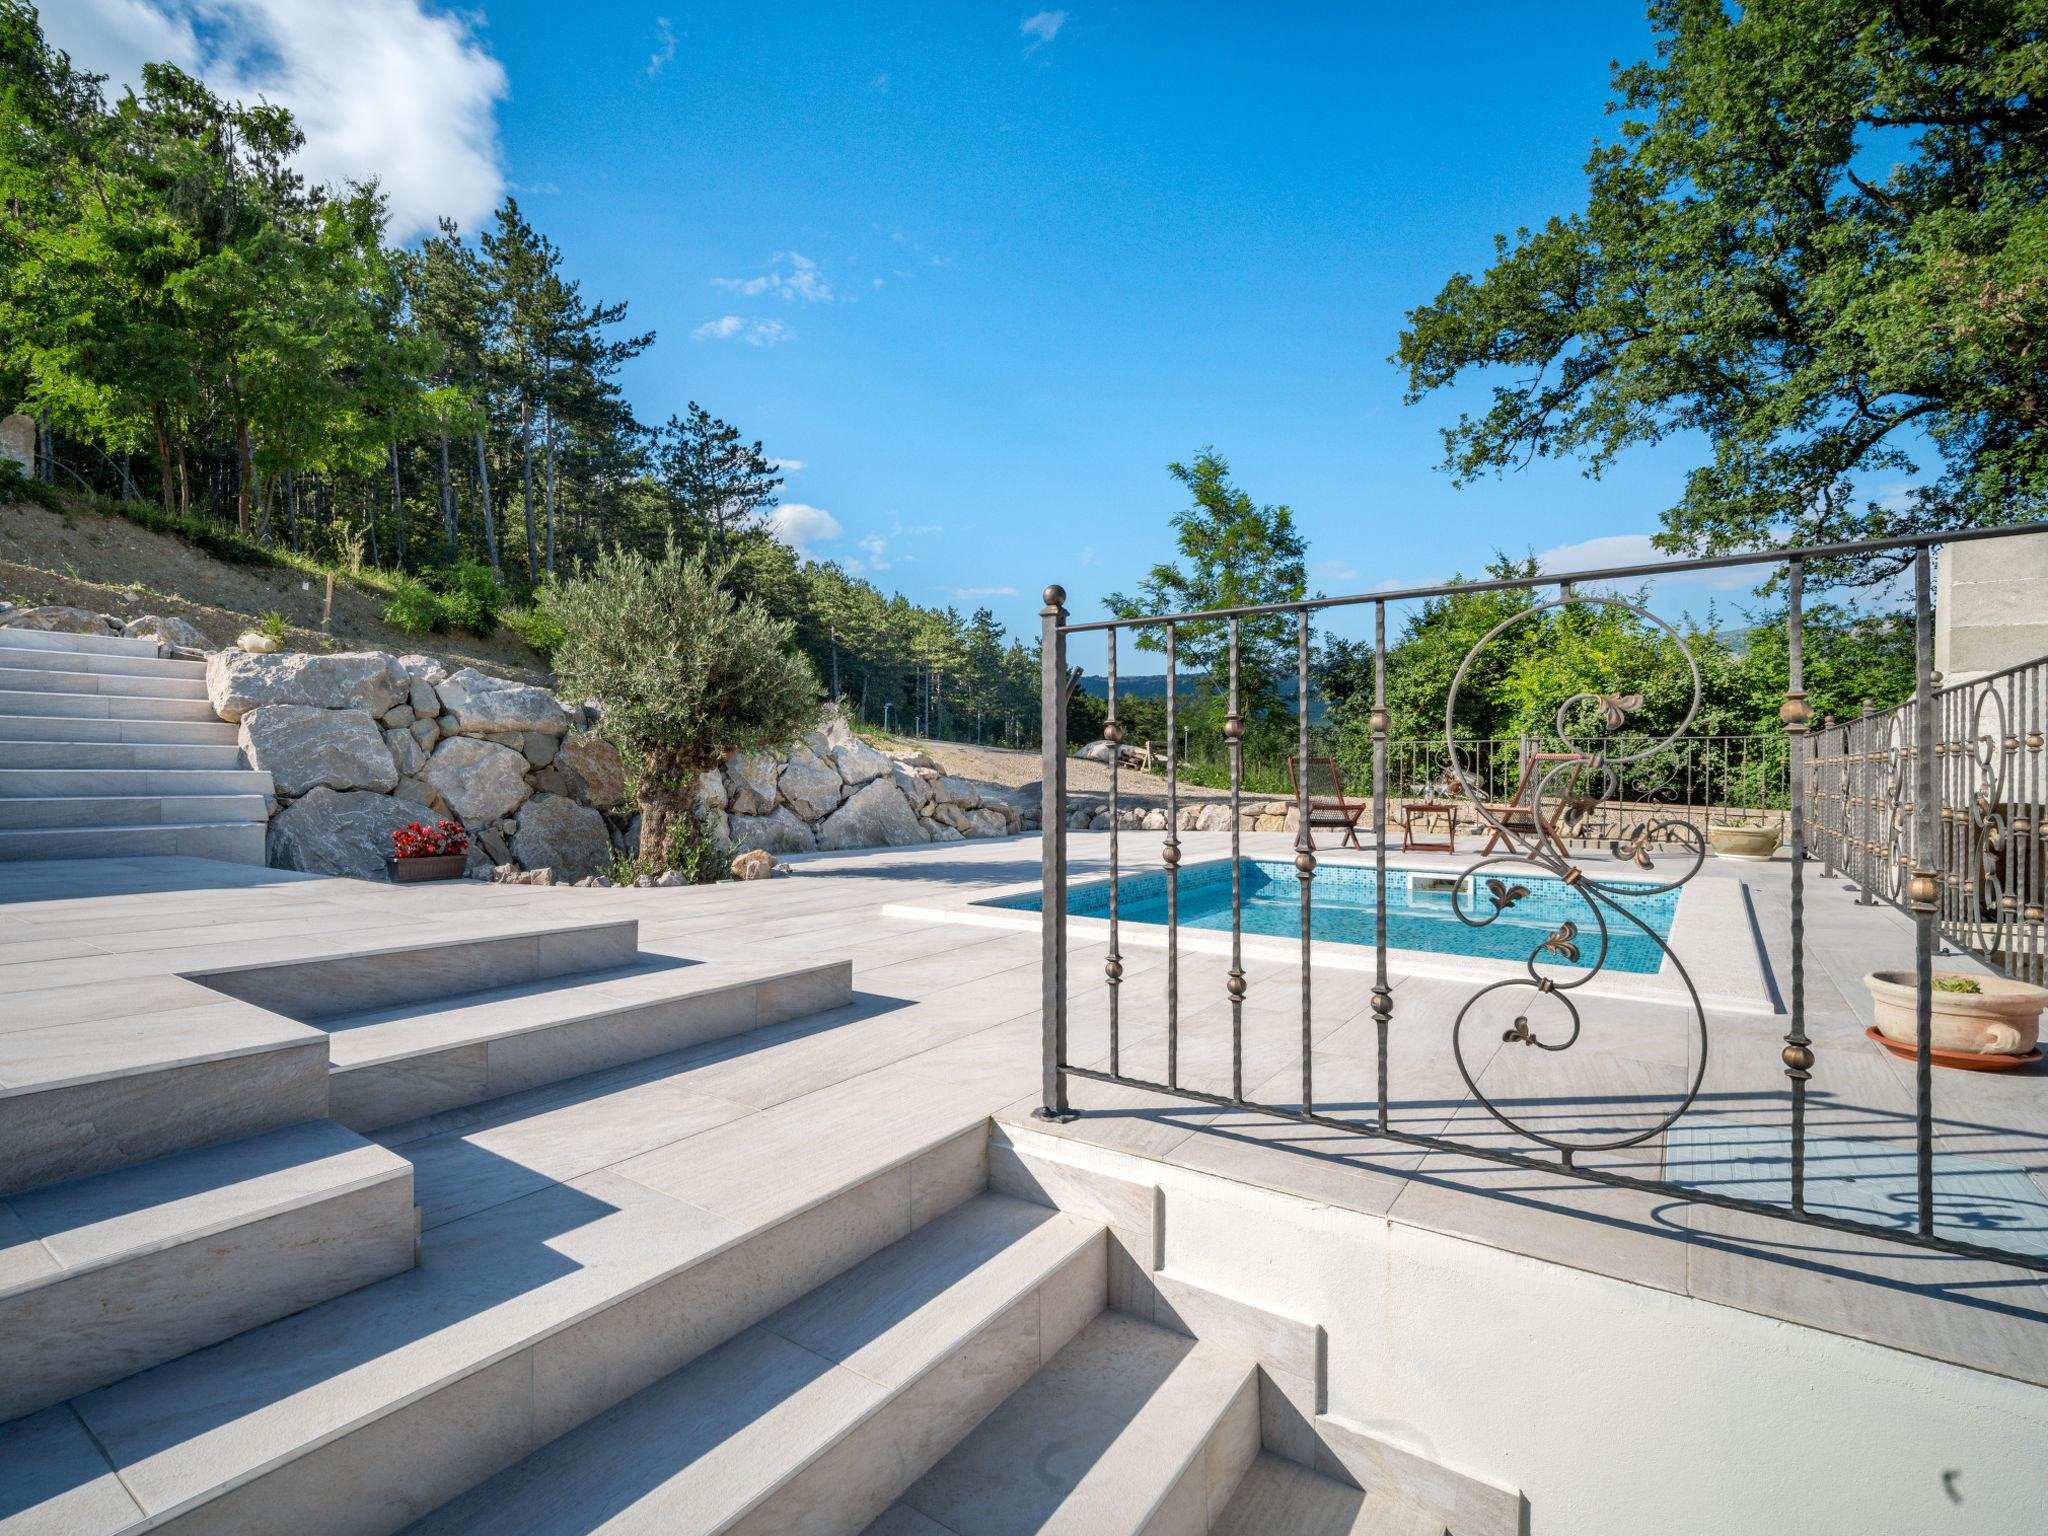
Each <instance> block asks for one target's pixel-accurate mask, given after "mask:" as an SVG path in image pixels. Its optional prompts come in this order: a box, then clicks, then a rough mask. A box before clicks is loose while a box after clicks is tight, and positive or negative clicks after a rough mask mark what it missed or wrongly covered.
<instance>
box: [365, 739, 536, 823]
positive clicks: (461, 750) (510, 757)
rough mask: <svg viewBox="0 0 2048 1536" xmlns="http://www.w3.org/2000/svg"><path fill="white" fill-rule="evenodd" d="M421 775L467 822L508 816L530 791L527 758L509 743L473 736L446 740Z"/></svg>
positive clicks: (429, 760)
mask: <svg viewBox="0 0 2048 1536" xmlns="http://www.w3.org/2000/svg"><path fill="white" fill-rule="evenodd" d="M379 745H380V746H381V745H382V743H381V742H380V743H379ZM386 761H387V762H388V761H389V756H388V754H387V756H386ZM419 776H420V778H421V779H422V780H423V781H424V782H425V783H427V784H429V785H431V786H432V787H433V789H434V792H435V793H436V794H438V795H439V796H440V797H441V798H442V799H443V800H446V801H447V802H448V808H449V809H450V810H452V811H454V812H455V814H456V816H457V817H459V818H460V819H461V820H463V821H467V822H480V821H496V820H497V819H498V818H499V817H501V816H509V815H510V814H511V813H512V812H513V811H514V810H516V809H517V808H518V806H519V804H520V802H521V801H523V800H524V799H525V798H526V796H527V793H528V790H527V784H526V759H525V758H524V757H522V756H521V755H520V754H519V753H517V752H514V751H513V750H512V749H511V748H510V747H501V746H499V745H498V744H497V743H496V742H493V741H479V740H478V739H477V738H476V737H474V736H450V737H449V738H448V739H447V740H445V741H443V742H442V743H441V744H440V745H439V746H438V747H436V748H434V755H433V756H432V757H431V758H429V759H428V760H427V766H426V767H425V768H424V769H422V770H421V771H420V775H419Z"/></svg>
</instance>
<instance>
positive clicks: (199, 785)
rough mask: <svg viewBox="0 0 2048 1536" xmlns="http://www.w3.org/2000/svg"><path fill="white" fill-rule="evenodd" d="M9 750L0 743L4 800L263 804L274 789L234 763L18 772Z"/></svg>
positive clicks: (266, 778) (262, 776) (72, 766)
mask: <svg viewBox="0 0 2048 1536" xmlns="http://www.w3.org/2000/svg"><path fill="white" fill-rule="evenodd" d="M10 745H13V743H8V742H0V800H69V799H75V798H79V797H88V798H95V799H97V798H106V797H113V798H117V799H136V798H151V797H161V798H163V799H165V800H177V799H179V798H182V797H184V796H189V795H205V796H218V795H254V796H256V797H257V798H258V799H261V798H263V797H265V796H267V795H269V794H270V792H271V789H272V785H271V781H270V775H269V774H268V773H265V772H262V771H260V770H258V769H254V768H242V767H238V766H235V765H233V764H229V765H227V766H224V767H219V768H153V767H141V768H136V767H106V766H101V765H98V764H92V763H86V762H82V761H79V760H78V759H77V758H75V757H74V758H73V759H72V761H71V762H69V763H67V764H64V765H62V766H51V767H34V768H23V767H17V766H16V765H14V764H13V763H10V762H9V761H8V753H7V748H8V747H9V746H10ZM72 750H73V751H74V752H77V751H79V750H81V749H80V748H78V747H76V746H74V747H73V748H72ZM123 750H126V751H129V752H135V751H142V750H146V749H143V748H137V747H129V748H125V749H123ZM155 750H157V751H165V750H168V751H173V752H204V751H219V750H221V749H219V748H206V747H172V748H161V747H160V748H157V749H155ZM209 819H211V818H209ZM219 819H221V820H227V819H228V818H226V817H222V818H219Z"/></svg>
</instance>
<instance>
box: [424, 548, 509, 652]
mask: <svg viewBox="0 0 2048 1536" xmlns="http://www.w3.org/2000/svg"><path fill="white" fill-rule="evenodd" d="M423 579H424V580H425V582H426V584H427V586H428V587H429V588H430V589H432V591H433V592H434V593H435V594H436V595H438V596H439V597H440V599H441V607H442V609H443V611H444V612H445V613H446V614H447V617H448V622H449V623H451V624H455V625H458V626H460V627H461V628H463V629H466V630H468V631H469V632H470V633H471V634H473V635H476V636H479V637H488V636H489V635H490V633H491V631H492V630H494V629H496V628H497V627H498V612H499V610H500V609H502V608H503V607H504V606H505V589H504V588H503V587H501V586H499V585H498V578H497V576H496V575H495V574H493V572H492V570H491V568H490V567H489V566H488V565H485V564H483V562H481V561H478V560H458V561H457V562H456V563H455V564H453V565H444V566H442V567H440V568H439V569H437V570H432V571H428V572H426V573H425V576H424V578H423Z"/></svg>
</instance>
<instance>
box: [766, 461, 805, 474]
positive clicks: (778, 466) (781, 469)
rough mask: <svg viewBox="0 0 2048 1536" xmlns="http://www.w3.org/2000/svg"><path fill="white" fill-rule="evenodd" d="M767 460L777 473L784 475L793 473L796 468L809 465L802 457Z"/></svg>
mask: <svg viewBox="0 0 2048 1536" xmlns="http://www.w3.org/2000/svg"><path fill="white" fill-rule="evenodd" d="M768 462H769V463H770V464H771V465H773V466H774V468H775V470H776V472H777V473H778V474H784V475H793V474H795V473H796V472H797V471H798V470H800V469H806V468H808V467H809V466H808V465H806V464H805V463H804V461H803V460H802V459H770V460H769V461H768Z"/></svg>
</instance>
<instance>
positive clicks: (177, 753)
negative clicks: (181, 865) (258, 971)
mask: <svg viewBox="0 0 2048 1536" xmlns="http://www.w3.org/2000/svg"><path fill="white" fill-rule="evenodd" d="M270 792H271V784H270V775H269V774H267V773H259V772H255V771H253V770H250V769H248V768H246V767H244V766H243V763H242V755H241V752H240V750H239V748H238V747H237V745H236V735H235V728H234V727H233V726H232V725H229V724H227V723H226V722H224V721H222V720H220V719H219V718H218V717H216V716H215V714H214V712H213V709H212V707H211V706H210V705H209V704H208V703H207V700H206V666H205V663H203V662H198V661H174V660H168V659H164V658H161V657H159V655H158V654H157V642H156V641H154V640H142V639H136V640H129V639H123V638H120V637H118V636H112V635H66V634H57V633H51V632H46V631H42V630H29V629H11V628H10V629H0V860H5V859H68V858H110V857H121V856H134V855H150V854H182V855H186V856H188V857H195V858H208V859H221V860H225V861H227V862H230V863H236V864H261V863H263V862H264V853H263V839H264V828H265V824H266V811H265V802H266V800H267V798H268V797H269V795H270Z"/></svg>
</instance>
